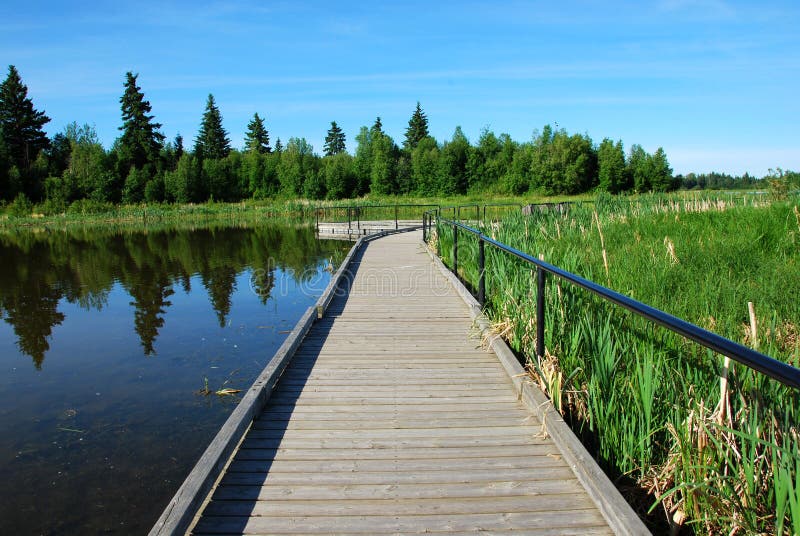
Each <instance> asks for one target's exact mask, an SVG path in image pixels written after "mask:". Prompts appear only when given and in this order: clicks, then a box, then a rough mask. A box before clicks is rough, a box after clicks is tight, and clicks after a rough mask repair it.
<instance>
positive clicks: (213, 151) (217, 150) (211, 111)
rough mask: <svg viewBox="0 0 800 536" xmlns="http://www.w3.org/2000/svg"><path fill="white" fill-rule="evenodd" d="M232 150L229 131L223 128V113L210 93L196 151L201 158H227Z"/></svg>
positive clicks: (196, 141) (195, 147) (196, 142)
mask: <svg viewBox="0 0 800 536" xmlns="http://www.w3.org/2000/svg"><path fill="white" fill-rule="evenodd" d="M230 151H231V142H230V140H229V139H228V133H227V132H225V129H224V128H222V114H220V112H219V108H217V105H216V103H215V102H214V95H211V94H210V93H209V95H208V101H206V111H205V113H203V121H202V123H200V131H199V132H198V133H197V138H196V139H195V141H194V153H195V155H196V156H197V157H198V158H200V159H203V158H211V159H216V158H225V157H226V156H228V153H230Z"/></svg>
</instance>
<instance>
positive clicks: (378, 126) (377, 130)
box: [370, 116, 383, 134]
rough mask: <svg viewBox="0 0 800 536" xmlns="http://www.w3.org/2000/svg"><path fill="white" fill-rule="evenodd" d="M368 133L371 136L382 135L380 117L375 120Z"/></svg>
mask: <svg viewBox="0 0 800 536" xmlns="http://www.w3.org/2000/svg"><path fill="white" fill-rule="evenodd" d="M370 131H371V132H372V133H373V134H383V123H381V118H380V116H378V117H376V118H375V124H374V125H372V128H371V129H370Z"/></svg>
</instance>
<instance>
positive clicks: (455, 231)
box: [453, 224, 458, 277]
mask: <svg viewBox="0 0 800 536" xmlns="http://www.w3.org/2000/svg"><path fill="white" fill-rule="evenodd" d="M453 273H454V274H456V277H458V227H456V225H455V224H453Z"/></svg>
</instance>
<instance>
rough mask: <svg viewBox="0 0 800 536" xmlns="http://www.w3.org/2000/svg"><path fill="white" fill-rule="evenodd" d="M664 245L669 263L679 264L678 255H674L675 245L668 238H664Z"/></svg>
mask: <svg viewBox="0 0 800 536" xmlns="http://www.w3.org/2000/svg"><path fill="white" fill-rule="evenodd" d="M664 245H665V246H666V247H667V253H669V257H670V262H671V263H672V264H679V263H680V262H681V261H680V260H679V259H678V255H677V254H676V253H675V244H674V243H673V242H672V240H670V238H669V237H668V236H665V237H664Z"/></svg>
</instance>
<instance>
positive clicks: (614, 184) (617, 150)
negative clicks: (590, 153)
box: [597, 138, 626, 194]
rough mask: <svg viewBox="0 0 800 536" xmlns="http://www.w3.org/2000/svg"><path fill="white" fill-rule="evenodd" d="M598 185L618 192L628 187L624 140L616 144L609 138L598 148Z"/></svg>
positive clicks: (606, 189) (608, 190) (614, 192)
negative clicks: (623, 147)
mask: <svg viewBox="0 0 800 536" xmlns="http://www.w3.org/2000/svg"><path fill="white" fill-rule="evenodd" d="M597 187H598V188H599V189H601V190H604V191H606V192H610V193H612V194H616V193H619V192H621V191H622V190H623V189H625V187H626V180H625V152H624V151H623V149H622V141H621V140H620V141H617V143H616V144H615V143H614V142H613V141H611V140H610V139H608V138H605V139H603V141H602V142H600V147H598V148H597Z"/></svg>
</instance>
